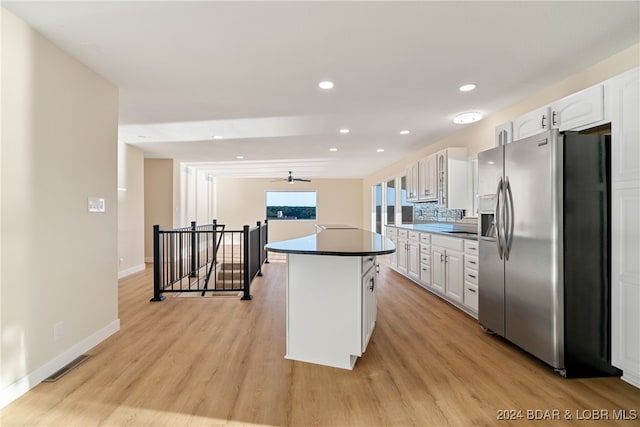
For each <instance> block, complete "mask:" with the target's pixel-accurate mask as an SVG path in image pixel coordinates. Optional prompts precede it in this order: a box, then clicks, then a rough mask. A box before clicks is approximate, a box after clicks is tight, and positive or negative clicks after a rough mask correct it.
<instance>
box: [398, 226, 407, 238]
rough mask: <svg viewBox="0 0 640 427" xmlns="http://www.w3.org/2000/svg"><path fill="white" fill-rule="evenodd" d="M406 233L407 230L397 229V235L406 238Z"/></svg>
mask: <svg viewBox="0 0 640 427" xmlns="http://www.w3.org/2000/svg"><path fill="white" fill-rule="evenodd" d="M408 233H409V230H406V229H402V228H400V229H398V237H404V238H405V239H406V238H407V235H408Z"/></svg>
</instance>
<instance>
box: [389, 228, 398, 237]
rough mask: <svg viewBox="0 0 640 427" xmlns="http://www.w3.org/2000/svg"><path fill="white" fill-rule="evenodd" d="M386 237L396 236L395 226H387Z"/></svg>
mask: <svg viewBox="0 0 640 427" xmlns="http://www.w3.org/2000/svg"><path fill="white" fill-rule="evenodd" d="M387 237H398V229H397V228H395V227H387Z"/></svg>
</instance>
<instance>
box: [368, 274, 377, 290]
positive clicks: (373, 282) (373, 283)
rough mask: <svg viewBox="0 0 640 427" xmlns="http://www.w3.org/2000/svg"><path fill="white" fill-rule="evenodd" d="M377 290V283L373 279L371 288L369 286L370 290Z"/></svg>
mask: <svg viewBox="0 0 640 427" xmlns="http://www.w3.org/2000/svg"><path fill="white" fill-rule="evenodd" d="M375 288H376V281H375V280H374V279H373V277H372V278H371V286H369V290H370V291H371V292H373V290H374V289H375Z"/></svg>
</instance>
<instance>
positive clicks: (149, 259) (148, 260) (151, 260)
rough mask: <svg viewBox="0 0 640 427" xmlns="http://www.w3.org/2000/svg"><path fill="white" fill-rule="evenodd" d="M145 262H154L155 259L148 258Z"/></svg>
mask: <svg viewBox="0 0 640 427" xmlns="http://www.w3.org/2000/svg"><path fill="white" fill-rule="evenodd" d="M144 262H153V257H152V256H151V257H146V258H145V259H144Z"/></svg>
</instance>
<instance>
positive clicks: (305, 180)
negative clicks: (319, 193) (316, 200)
mask: <svg viewBox="0 0 640 427" xmlns="http://www.w3.org/2000/svg"><path fill="white" fill-rule="evenodd" d="M293 180H294V181H300V182H311V180H310V179H302V178H293Z"/></svg>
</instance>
